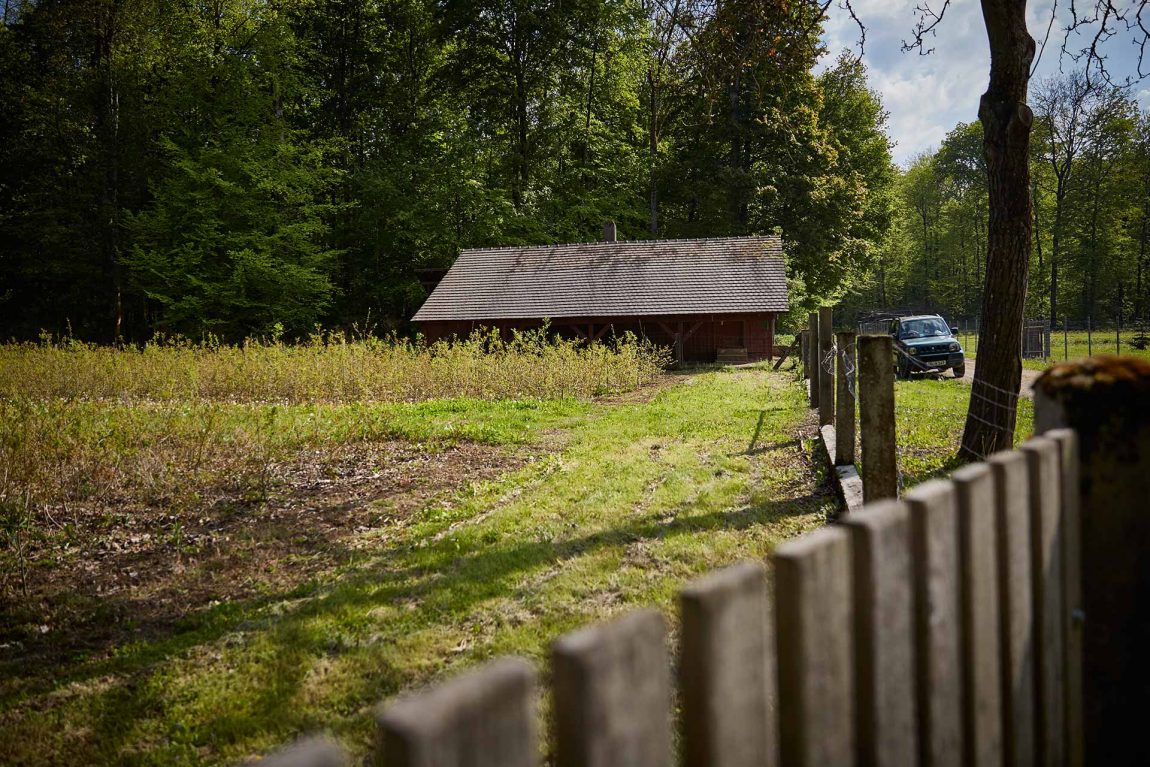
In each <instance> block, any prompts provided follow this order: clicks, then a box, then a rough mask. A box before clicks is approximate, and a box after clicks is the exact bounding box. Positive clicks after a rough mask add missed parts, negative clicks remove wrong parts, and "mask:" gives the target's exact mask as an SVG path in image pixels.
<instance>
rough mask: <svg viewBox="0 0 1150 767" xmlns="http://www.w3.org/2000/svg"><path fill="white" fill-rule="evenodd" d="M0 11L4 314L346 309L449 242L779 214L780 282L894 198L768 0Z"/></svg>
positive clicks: (769, 223)
mask: <svg viewBox="0 0 1150 767" xmlns="http://www.w3.org/2000/svg"><path fill="white" fill-rule="evenodd" d="M6 9H7V10H6V15H5V18H4V24H3V27H2V29H0V62H2V64H3V67H4V70H5V72H6V73H7V74H6V75H5V77H4V78H3V80H2V82H0V115H2V116H0V235H2V236H0V275H2V276H0V329H2V330H3V334H4V335H5V336H16V337H33V336H35V335H36V334H37V333H39V332H40V331H41V330H42V329H46V330H48V331H51V332H55V333H63V332H72V333H74V334H76V335H78V336H81V337H85V338H91V339H94V340H105V341H107V340H114V339H116V338H125V339H140V338H145V337H148V336H149V335H151V334H152V333H154V332H165V333H181V334H185V335H190V336H193V337H196V336H199V335H202V334H206V333H211V334H215V335H217V336H219V337H222V338H225V339H238V338H242V337H244V336H247V335H252V334H264V333H271V332H279V329H282V330H283V331H284V332H286V333H287V334H289V335H302V334H306V333H308V332H310V331H311V330H312V329H313V328H314V326H315V325H316V324H323V325H326V326H349V325H351V324H352V323H364V322H365V321H367V320H368V318H370V320H371V322H372V323H377V324H378V326H379V327H380V328H382V329H400V330H402V329H403V328H404V327H405V323H406V321H407V319H408V318H409V317H410V315H411V314H412V313H413V312H414V311H415V309H416V308H418V306H419V304H420V303H421V301H422V299H423V297H424V291H423V288H421V286H420V273H421V270H424V269H428V268H442V267H444V266H447V265H449V264H450V263H451V262H452V260H453V259H454V257H455V256H456V255H457V254H458V252H459V250H460V249H462V248H465V247H473V246H490V245H508V244H520V243H534V244H543V243H553V242H565V241H580V240H593V239H597V237H598V236H599V233H600V232H601V228H602V224H603V222H604V221H605V220H614V221H617V222H618V224H619V231H620V236H621V237H626V238H643V237H695V236H721V235H737V234H755V233H757V234H761V233H769V232H781V233H783V235H784V236H785V240H786V243H787V248H788V260H789V268H790V272H791V273H790V276H791V277H792V278H793V284H794V285H795V287H796V291H797V293H796V299H797V301H798V303H800V304H804V303H809V302H811V301H814V300H820V299H825V298H829V297H833V296H835V295H838V294H841V293H842V292H843V291H845V290H846V289H847V288H848V287H849V286H850V285H851V284H852V283H853V282H854V281H856V280H857V279H859V278H860V276H861V275H863V274H866V273H868V272H869V271H870V270H871V268H872V265H873V264H874V262H875V259H876V254H877V253H878V251H879V248H880V245H881V244H882V243H883V241H884V238H885V236H886V230H887V228H888V226H889V222H890V221H891V219H892V217H893V210H894V203H895V201H896V197H895V196H894V194H893V185H894V180H895V173H894V169H893V167H892V165H891V160H890V146H889V142H888V141H887V139H886V136H885V134H884V123H885V113H884V111H883V108H882V104H881V102H880V100H879V98H878V97H877V95H876V94H875V93H873V92H872V91H871V90H869V88H868V87H867V82H866V72H865V69H864V67H863V66H862V65H861V64H860V63H858V62H857V61H856V60H854V59H853V58H851V57H849V56H846V57H843V58H840V59H839V60H838V61H836V62H833V63H832V65H831V66H830V67H829V68H825V69H823V70H822V71H821V72H820V71H819V67H818V61H819V57H820V56H821V55H822V54H823V52H824V51H823V49H822V47H821V43H820V33H821V19H822V13H821V12H820V11H819V9H818V7H817V6H815V5H811V4H807V3H798V4H790V3H777V2H771V1H768V0H731V1H730V2H724V3H717V4H713V3H701V2H698V0H577V2H573V3H564V4H559V3H551V2H526V0H448V2H432V0H303V1H302V2H297V3H290V4H274V3H250V2H243V1H242V0H209V1H208V2H202V3H181V2H175V1H174V0H53V1H52V2H48V1H47V0H25V1H24V2H13V3H7V4H6Z"/></svg>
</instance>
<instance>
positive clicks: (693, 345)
mask: <svg viewBox="0 0 1150 767" xmlns="http://www.w3.org/2000/svg"><path fill="white" fill-rule="evenodd" d="M776 316H777V315H775V314H773V313H766V312H764V313H756V314H726V315H722V314H717V315H705V316H699V315H694V316H682V317H680V316H668V317H579V318H563V319H556V320H551V321H550V327H551V328H552V329H553V330H554V331H555V332H556V333H558V334H560V335H562V336H564V337H566V338H576V339H578V338H587V337H590V338H598V339H605V338H610V337H611V335H612V333H614V334H616V335H622V334H623V333H624V332H627V331H630V332H631V333H634V334H635V335H637V336H644V337H646V338H649V339H651V340H652V341H653V342H655V343H657V344H660V345H663V346H668V347H672V346H673V345H674V334H675V333H679V332H682V333H683V334H684V335H685V336H686V341H685V342H684V344H683V358H684V359H685V360H688V361H692V362H714V360H715V355H716V353H717V351H718V350H719V349H746V350H747V357H748V358H749V359H752V360H761V359H769V358H770V357H772V356H775V353H774V350H773V349H772V345H773V342H774V324H775V318H776ZM541 324H542V321H541V320H534V319H526V320H490V321H482V322H481V321H476V322H467V321H464V322H423V323H420V331H421V332H422V333H423V334H424V336H425V337H426V338H427V340H428V341H430V342H434V341H438V340H441V339H445V338H450V337H452V336H455V337H462V338H465V337H467V336H468V335H470V333H471V332H472V330H474V329H476V328H481V327H492V328H499V329H500V330H503V331H505V332H506V331H509V330H511V329H513V328H515V329H526V328H537V327H539V326H540V325H541Z"/></svg>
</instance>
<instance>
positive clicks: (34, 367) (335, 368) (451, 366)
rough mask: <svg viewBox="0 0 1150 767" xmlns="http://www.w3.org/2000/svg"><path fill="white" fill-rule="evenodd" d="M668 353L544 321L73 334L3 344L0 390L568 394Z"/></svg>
mask: <svg viewBox="0 0 1150 767" xmlns="http://www.w3.org/2000/svg"><path fill="white" fill-rule="evenodd" d="M668 362H669V355H668V353H667V352H666V350H664V349H661V348H659V347H656V346H654V345H652V344H650V343H648V342H646V341H640V340H638V339H636V338H635V337H634V336H630V335H629V334H628V335H627V336H624V337H622V338H619V339H617V340H615V341H613V342H611V343H605V344H592V345H590V346H583V345H580V344H578V343H576V342H573V341H564V340H562V339H557V338H553V337H548V334H547V331H546V329H542V330H538V331H525V332H522V333H515V334H514V335H513V336H512V338H511V339H510V340H507V341H504V340H502V339H500V337H499V336H498V334H495V333H488V334H482V333H478V332H477V333H475V334H474V335H472V336H471V337H470V338H468V339H466V340H461V341H450V342H438V343H435V344H432V345H430V346H429V345H425V344H422V343H412V342H409V341H403V340H398V339H387V340H381V339H376V338H371V337H366V338H362V339H358V340H350V339H348V338H347V337H346V336H344V335H343V334H340V333H327V334H321V335H316V336H314V337H313V338H311V339H310V340H309V341H307V342H306V343H302V344H284V343H280V342H277V341H248V342H246V343H244V344H242V345H240V346H225V345H220V344H218V343H214V342H212V341H207V342H201V343H192V342H189V341H187V340H184V339H178V338H177V339H167V340H160V341H157V342H153V343H148V344H145V345H143V346H140V347H135V346H129V347H123V348H117V347H107V346H95V345H91V344H85V343H81V342H77V341H73V340H64V341H60V342H54V341H52V340H51V339H45V340H43V341H42V342H41V343H37V344H9V345H6V346H2V347H0V399H14V398H32V399H52V398H64V399H119V400H125V399H126V400H140V399H150V400H200V401H202V400H212V401H231V402H415V401H422V400H428V399H439V398H448V397H470V398H477V399H517V398H523V397H530V398H536V399H557V398H558V399H561V398H564V397H590V396H595V395H600V394H611V393H618V392H624V391H630V390H632V389H635V388H638V387H640V386H643V385H644V384H646V383H649V382H650V381H652V380H653V379H654V378H655V377H656V376H657V375H658V374H659V372H660V371H661V370H662V368H663V367H665V365H666V364H667V363H668Z"/></svg>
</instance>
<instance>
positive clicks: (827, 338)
mask: <svg viewBox="0 0 1150 767" xmlns="http://www.w3.org/2000/svg"><path fill="white" fill-rule="evenodd" d="M833 311H834V310H833V309H831V307H829V306H823V307H820V308H819V426H826V425H827V424H833V423H834V422H835V353H834V344H835V334H834V325H833V320H832V313H833Z"/></svg>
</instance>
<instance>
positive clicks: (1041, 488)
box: [1021, 437, 1066, 765]
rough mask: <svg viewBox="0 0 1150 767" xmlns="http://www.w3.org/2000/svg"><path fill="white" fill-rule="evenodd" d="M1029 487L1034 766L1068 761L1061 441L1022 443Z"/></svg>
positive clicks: (1040, 440) (1049, 440) (1036, 440)
mask: <svg viewBox="0 0 1150 767" xmlns="http://www.w3.org/2000/svg"><path fill="white" fill-rule="evenodd" d="M1021 450H1022V453H1023V455H1025V456H1026V465H1027V475H1028V481H1029V484H1030V546H1031V552H1032V553H1031V568H1032V576H1031V583H1032V584H1033V588H1034V637H1035V641H1034V648H1035V652H1034V672H1035V679H1036V682H1037V689H1038V699H1037V714H1038V716H1037V720H1036V723H1035V743H1036V744H1037V746H1038V749H1037V750H1038V758H1037V760H1036V761H1035V764H1041V765H1061V764H1064V763H1065V758H1066V754H1065V749H1064V738H1065V732H1064V724H1063V720H1064V713H1065V712H1064V710H1063V707H1062V699H1063V695H1064V692H1063V689H1062V687H1063V684H1062V679H1063V674H1064V672H1065V668H1064V664H1063V657H1062V638H1063V632H1062V541H1061V538H1060V535H1061V524H1060V522H1061V520H1060V517H1061V508H1060V506H1061V503H1060V501H1061V499H1060V497H1059V496H1060V495H1061V492H1060V489H1061V488H1060V485H1061V481H1062V480H1061V477H1059V475H1058V460H1059V457H1060V456H1059V453H1060V451H1059V447H1058V443H1057V442H1055V441H1054V440H1051V439H1046V438H1045V437H1036V438H1034V439H1031V440H1029V441H1028V442H1026V443H1025V444H1024V445H1022V448H1021Z"/></svg>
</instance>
